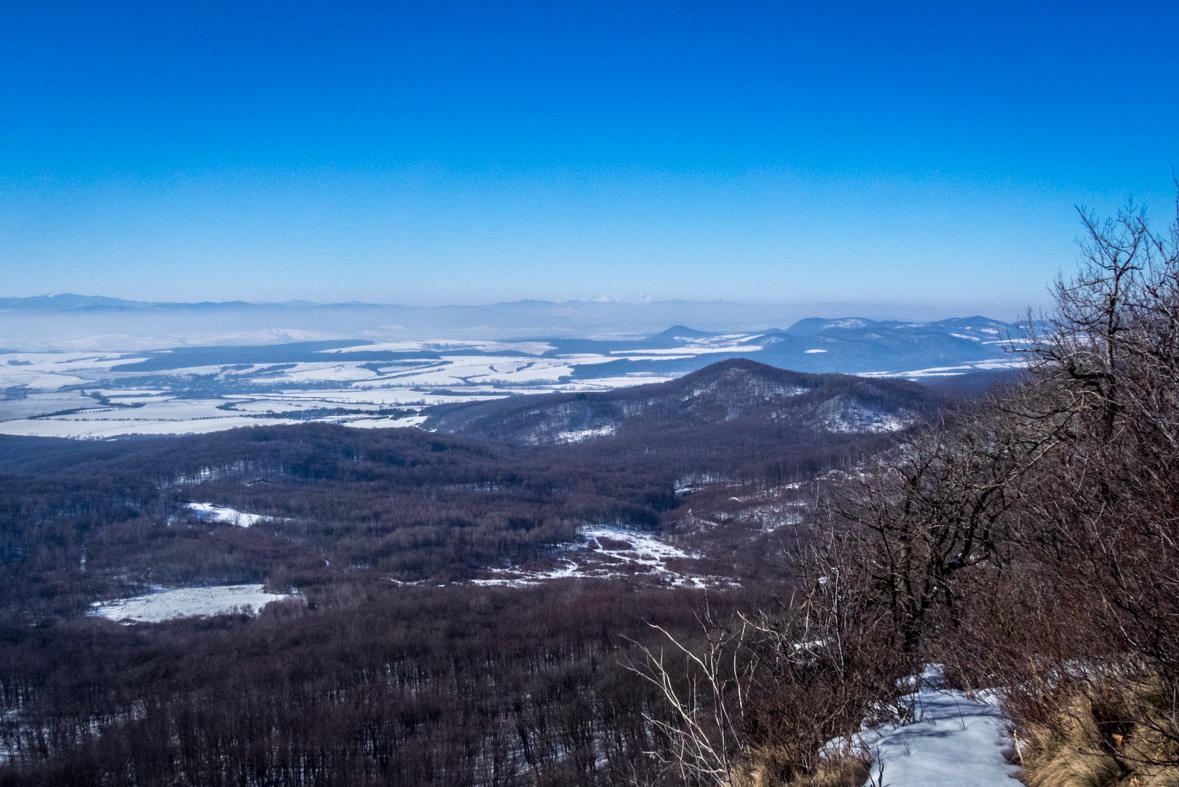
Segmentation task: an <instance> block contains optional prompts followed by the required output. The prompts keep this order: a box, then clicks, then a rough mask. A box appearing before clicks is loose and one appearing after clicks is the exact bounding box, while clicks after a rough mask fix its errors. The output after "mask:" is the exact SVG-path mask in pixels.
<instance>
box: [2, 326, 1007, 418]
mask: <svg viewBox="0 0 1179 787" xmlns="http://www.w3.org/2000/svg"><path fill="white" fill-rule="evenodd" d="M984 330H985V329H984ZM761 336H762V334H729V335H720V336H702V337H691V336H687V337H680V338H677V339H675V340H674V341H676V342H678V343H679V344H678V346H675V347H663V346H659V347H654V348H649V349H636V348H631V349H614V348H616V347H617V346H618V345H617V344H614V345H613V348H612V347H611V346H610V345H598V347H600V348H601V349H600V350H598V351H595V352H580V351H578V352H572V351H571V352H558V351H557V349H556V347H555V346H554V345H553V344H550V343H547V342H542V341H520V342H502V341H466V342H459V341H433V342H429V341H404V342H384V343H379V344H362V343H358V344H356V345H355V346H343V347H334V348H331V349H322V350H315V349H314V348H313V349H306V350H302V351H297V352H296V351H292V352H296V356H297V357H295V356H292V360H291V361H290V362H285V363H284V362H263V360H262V359H263V358H265V357H267V353H273V352H274V350H273V348H268V347H266V346H259V347H256V348H255V347H249V348H244V349H243V348H237V350H238V352H236V354H232V357H233V358H235V359H236V360H234V361H227V362H226V363H225V364H224V365H213V364H212V361H213V360H214V359H215V358H217V357H218V355H217V353H218V348H216V347H210V348H194V347H185V348H179V349H174V350H167V351H155V352H143V353H139V352H138V351H137V353H136V354H126V355H124V354H119V353H114V352H109V353H98V352H88V353H87V352H9V353H0V434H10V435H25V436H43V437H68V438H83V439H110V438H116V437H124V436H128V435H165V434H202V433H208V432H217V431H221V430H224V429H233V428H236V427H243V426H270V425H277V424H292V423H299V422H301V421H306V420H314V421H323V422H328V423H337V424H344V425H347V426H353V427H359V428H383V427H406V426H417V425H418V424H420V423H421V422H422V421H423V420H424V418H425V417H424V415H422V413H421V411H422V409H423V408H426V407H431V406H434V405H439V404H447V403H456V402H468V401H486V400H487V399H492V398H502V397H507V396H521V395H528V394H544V393H557V392H591V391H606V390H614V389H617V388H622V387H627V386H633V385H642V384H645V383H654V382H663V381H665V380H669V379H673V378H675V377H678V376H679V375H680V374H682V373H683V371H669V369H670V368H679V369H684V368H688V367H682V366H680V367H668V366H666V365H665V366H662V367H660V366H658V364H666V363H667V362H673V361H679V360H691V359H693V358H701V359H702V360H707V359H708V358H709V357H712V356H721V355H724V354H726V353H728V354H739V355H744V356H750V355H752V356H753V357H755V358H756V357H758V356H759V355H761V354H762V353H761V351H762V350H763V348H762V347H760V346H758V345H757V344H756V340H757V339H759V337H761ZM771 338H772V337H771ZM962 338H968V339H972V340H975V341H979V342H980V343H981V344H991V343H995V342H991V341H987V340H984V339H985V338H989V337H982V336H981V335H980V336H975V337H971V336H966V335H965V334H964V335H963V336H962ZM556 341H557V340H554V342H556ZM557 343H559V342H557ZM583 347H584V345H583ZM570 349H571V350H572V349H574V347H573V346H572V345H571V346H570ZM591 349H593V346H591ZM808 352H810V351H808ZM823 352H826V350H824V351H823ZM221 357H225V358H229V357H230V356H229V355H224V353H223V354H222V356H221ZM373 358H378V359H379V360H372V359H373ZM243 359H244V360H245V361H249V360H257V361H258V362H257V363H248V362H238V361H243ZM619 361H630V362H633V363H634V364H635V366H632V367H630V368H633V369H636V371H633V372H629V373H620V374H615V375H613V376H601V377H599V376H596V375H595V374H594V373H593V368H592V367H594V366H599V365H601V364H604V363H615V362H619ZM186 362H190V363H192V364H193V365H191V366H185V365H184V364H185V363H186ZM1019 363H1021V361H1012V360H1010V359H1005V358H997V359H994V360H990V361H978V362H974V363H971V364H969V365H964V366H954V367H950V366H947V367H938V368H930V369H919V370H916V371H911V372H906V373H903V374H901V373H897V372H879V373H871V372H870V373H868V375H867V376H873V375H874V374H878V375H881V376H884V375H887V376H898V375H899V376H905V377H910V378H913V379H920V378H930V377H939V376H949V375H957V374H963V373H965V372H970V371H978V370H992V369H998V368H1007V367H1009V366H1014V365H1018V364H1019ZM653 364H654V365H653ZM173 366H175V367H177V368H171V367H173ZM127 367H130V368H127ZM614 368H616V367H611V371H613V370H614ZM660 370H662V371H660ZM853 420H856V419H853ZM861 420H862V419H861ZM900 426H902V424H900V423H880V424H876V427H877V428H878V429H879V430H880V431H888V430H890V429H896V428H899V427H900ZM590 436H593V435H590V434H581V433H568V434H565V435H562V436H561V439H562V440H565V441H567V442H576V441H578V440H582V439H585V438H587V437H590Z"/></svg>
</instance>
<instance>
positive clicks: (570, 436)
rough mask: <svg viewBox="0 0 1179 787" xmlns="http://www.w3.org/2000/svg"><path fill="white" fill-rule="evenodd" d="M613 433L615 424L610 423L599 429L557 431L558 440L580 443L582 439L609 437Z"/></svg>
mask: <svg viewBox="0 0 1179 787" xmlns="http://www.w3.org/2000/svg"><path fill="white" fill-rule="evenodd" d="M612 434H614V425H613V424H609V425H607V426H602V427H599V428H597V429H581V430H579V431H574V432H557V437H556V442H558V443H580V442H581V441H582V440H589V439H591V438H594V437H609V436H610V435H612Z"/></svg>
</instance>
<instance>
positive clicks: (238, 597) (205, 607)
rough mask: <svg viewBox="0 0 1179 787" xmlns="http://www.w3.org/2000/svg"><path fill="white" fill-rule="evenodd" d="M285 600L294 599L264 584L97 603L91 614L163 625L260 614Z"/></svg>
mask: <svg viewBox="0 0 1179 787" xmlns="http://www.w3.org/2000/svg"><path fill="white" fill-rule="evenodd" d="M286 598H291V596H289V595H284V594H281V593H267V592H266V591H264V590H263V589H262V585H228V586H219V587H206V588H175V589H173V590H163V589H161V590H158V591H156V592H154V593H149V594H147V595H146V596H136V597H134V598H125V599H119V600H117V601H108V602H106V603H101V602H95V604H94V608H93V609H92V610H91V611H90V614H91V615H93V616H95V617H103V618H107V619H108V620H119V621H135V622H139V623H160V622H162V621H165V620H175V619H177V618H191V617H201V616H207V615H227V614H230V613H233V612H240V611H244V610H246V609H247V608H248V609H250V610H252V611H253V612H254V614H257V613H258V612H259V611H261V609H262V607H264V606H266V605H267V604H269V603H270V602H271V601H279V600H281V599H286Z"/></svg>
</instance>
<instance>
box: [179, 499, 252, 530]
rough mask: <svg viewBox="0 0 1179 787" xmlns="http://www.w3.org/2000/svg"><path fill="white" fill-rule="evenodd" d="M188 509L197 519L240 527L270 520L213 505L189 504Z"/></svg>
mask: <svg viewBox="0 0 1179 787" xmlns="http://www.w3.org/2000/svg"><path fill="white" fill-rule="evenodd" d="M186 508H188V509H189V510H191V511H192V512H193V514H194V515H195V516H196V518H197V519H201V520H204V521H205V522H224V523H226V524H228V525H237V526H238V527H249V526H250V525H254V524H257V523H258V522H259V521H260V520H262V519H267V518H268V517H264V516H262V515H261V514H246V513H243V512H241V511H238V510H236V509H233V508H222V507H220V506H215V505H213V504H212V503H189V504H188V505H187V506H186Z"/></svg>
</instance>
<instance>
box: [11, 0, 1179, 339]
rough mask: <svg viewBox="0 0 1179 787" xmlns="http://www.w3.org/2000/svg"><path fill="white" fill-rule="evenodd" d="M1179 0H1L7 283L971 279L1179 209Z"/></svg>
mask: <svg viewBox="0 0 1179 787" xmlns="http://www.w3.org/2000/svg"><path fill="white" fill-rule="evenodd" d="M1176 29H1179V4H1175V3H1173V2H1168V3H1163V2H1159V3H1131V2H1126V3H1119V4H1110V3H1102V4H1098V3H1075V2H1074V3H1068V4H1065V3H1029V2H1020V3H1003V2H988V3H972V4H968V3H945V2H941V3H910V2H895V3H840V2H834V3H810V4H801V3H719V2H717V3H699V2H678V3H593V4H589V3H536V4H527V3H505V2H495V3H492V2H489V3H438V2H424V1H423V2H415V3H387V4H386V3H380V4H378V3H371V4H366V3H332V4H328V3H298V2H283V3H254V2H241V1H240V0H239V2H232V3H216V2H201V3H195V2H193V3H185V2H173V3H159V2H144V3H132V2H111V3H93V2H77V3H55V2H44V3H15V2H14V3H6V4H3V5H2V6H0V267H2V269H3V277H2V278H0V296H31V295H40V294H48V293H58V292H76V293H82V294H99V295H108V296H114V297H123V298H134V299H141V300H173V301H191V300H230V299H243V300H254V301H279V300H287V299H307V300H313V301H320V302H329V301H348V300H361V301H367V302H383V303H407V304H426V305H432V304H445V303H488V302H494V301H501V300H515V299H519V298H540V299H547V300H558V301H559V300H565V299H569V298H585V297H603V296H607V297H614V298H620V299H628V298H635V297H639V296H648V297H653V298H657V299H664V298H683V299H692V300H713V299H725V300H733V301H756V302H788V303H799V302H812V301H814V302H831V301H840V302H861V303H896V304H903V305H906V310H907V311H911V308H912V307H916V308H918V309H919V308H920V305H921V304H933V303H941V304H946V303H949V304H961V305H962V309H963V312H964V313H965V312H966V311H970V312H976V311H985V312H987V313H990V314H993V315H994V316H997V317H1009V316H1012V314H1013V313H1014V311H1015V310H1017V309H1019V308H1020V307H1021V306H1023V305H1028V304H1039V303H1042V302H1043V301H1044V300H1045V293H1046V286H1047V284H1048V282H1049V280H1050V279H1051V278H1052V277H1053V276H1055V275H1056V273H1057V272H1058V271H1061V270H1063V271H1065V272H1067V271H1068V270H1070V269H1071V267H1072V266H1073V265H1074V263H1075V260H1076V258H1077V249H1076V246H1075V244H1074V240H1075V238H1076V237H1077V235H1078V233H1079V229H1080V227H1079V224H1078V222H1077V218H1076V213H1075V209H1074V206H1076V205H1086V206H1089V207H1090V208H1092V209H1094V210H1096V211H1097V212H1098V213H1109V212H1111V211H1113V210H1116V208H1117V207H1118V206H1119V205H1121V204H1123V203H1124V202H1125V201H1126V200H1127V199H1128V198H1134V199H1135V200H1137V201H1139V202H1145V203H1146V204H1148V206H1149V207H1150V210H1151V213H1152V215H1153V216H1154V217H1155V219H1156V221H1158V222H1159V223H1165V222H1166V221H1167V220H1168V218H1169V216H1173V210H1174V197H1175V194H1174V186H1173V184H1172V182H1171V173H1172V168H1173V167H1176V166H1179V57H1176V56H1175V54H1174V40H1173V36H1174V31H1175V30H1176Z"/></svg>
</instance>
